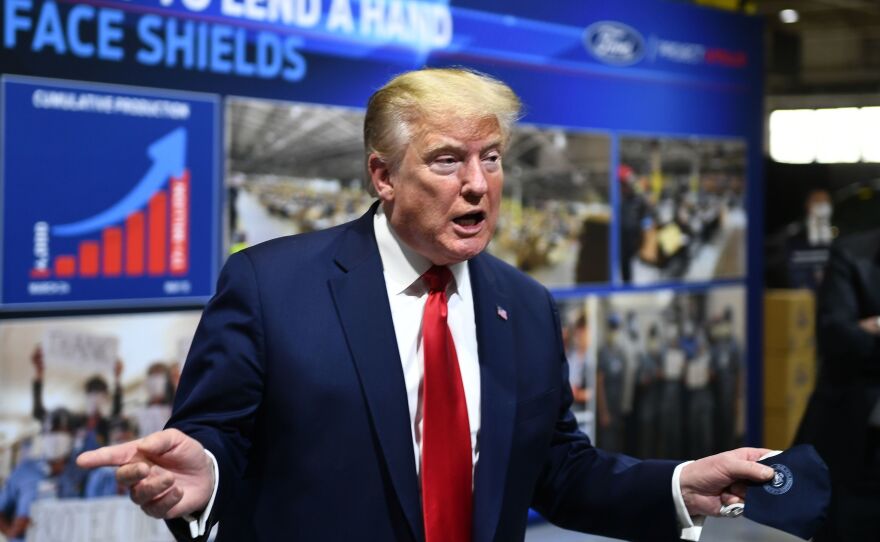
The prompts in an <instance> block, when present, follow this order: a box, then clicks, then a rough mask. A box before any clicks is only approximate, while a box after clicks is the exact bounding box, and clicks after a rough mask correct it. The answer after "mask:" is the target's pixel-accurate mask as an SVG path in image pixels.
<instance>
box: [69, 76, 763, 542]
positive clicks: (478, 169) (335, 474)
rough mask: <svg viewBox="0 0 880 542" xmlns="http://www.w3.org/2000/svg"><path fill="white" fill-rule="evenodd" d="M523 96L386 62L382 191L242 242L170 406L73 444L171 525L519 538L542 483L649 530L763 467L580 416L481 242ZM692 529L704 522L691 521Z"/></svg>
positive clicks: (679, 518)
mask: <svg viewBox="0 0 880 542" xmlns="http://www.w3.org/2000/svg"><path fill="white" fill-rule="evenodd" d="M519 109H520V103H519V100H518V98H517V97H516V95H515V94H514V93H513V91H512V90H511V89H510V88H509V87H507V86H506V85H504V84H503V83H501V82H499V81H496V80H494V79H491V78H489V77H487V76H484V75H482V74H477V73H474V72H470V71H467V70H460V69H429V70H420V71H416V72H410V73H406V74H403V75H401V76H398V77H396V78H395V79H393V80H392V81H390V82H389V83H388V84H387V85H386V86H385V87H383V88H382V89H380V90H379V91H377V92H376V94H374V95H373V96H372V97H371V99H370V102H369V104H368V107H367V113H366V118H365V123H364V136H365V137H364V139H365V146H366V162H367V168H368V171H369V175H370V179H371V182H372V188H373V189H374V190H375V192H376V194H377V195H378V198H379V200H380V201H379V202H377V204H375V205H373V207H372V208H371V209H370V211H369V212H368V213H367V214H366V215H364V216H363V217H362V218H360V219H359V220H356V221H354V222H352V223H349V224H345V225H342V226H340V227H336V228H332V229H329V230H325V231H321V232H315V233H312V234H308V235H301V236H295V237H288V238H282V239H277V240H274V241H270V242H268V243H264V244H261V245H258V246H255V247H253V248H250V249H247V250H244V251H242V252H240V253H237V254H235V255H233V256H231V257H230V258H229V260H228V262H227V264H226V266H225V268H224V270H223V273H222V274H221V277H220V280H219V284H218V288H217V293H216V295H215V297H214V298H213V299H212V301H211V302H210V304H209V305H208V306H207V307H206V309H205V313H204V315H203V317H202V321H201V323H200V325H199V328H198V330H197V332H196V336H195V339H194V341H193V345H192V348H191V350H190V354H189V358H188V360H187V363H186V365H185V367H184V372H183V375H182V377H181V381H180V387H179V389H178V393H177V398H176V401H175V405H174V414H173V416H172V418H171V421H170V422H169V426H168V427H169V429H166V430H165V431H162V432H159V433H155V434H153V435H150V436H148V437H146V438H144V439H142V440H140V441H135V442H132V443H128V444H125V445H121V446H115V447H111V448H105V449H102V450H98V451H96V452H93V453H89V454H86V455H83V456H81V457H80V464H81V465H83V466H98V465H108V464H115V465H121V466H120V468H119V470H118V474H117V477H118V479H119V481H120V482H121V483H122V484H124V485H126V486H128V487H129V488H130V493H131V498H132V500H133V501H134V502H136V503H137V504H139V505H140V506H141V507H142V508H143V510H144V511H145V512H146V513H148V514H150V515H152V516H155V517H162V518H184V520H180V519H173V520H172V521H170V522H169V525H171V527H172V529H173V530H174V531H175V534H176V536H177V537H178V539H181V540H183V539H188V538H190V537H192V538H200V537H204V536H205V533H207V532H208V530H209V528H210V526H211V525H212V524H213V523H215V522H217V521H219V522H220V528H219V536H218V538H219V539H220V540H234V541H243V540H286V539H299V540H322V541H333V540H346V541H349V540H375V541H382V542H385V541H416V540H418V541H421V540H425V541H426V542H441V541H453V542H464V541H469V540H474V541H490V540H497V541H508V540H522V538H523V537H524V533H525V528H526V517H527V514H526V512H527V510H528V507H529V506H533V507H535V508H536V509H537V510H539V511H540V512H541V513H542V514H544V515H545V516H546V517H547V518H549V519H550V520H551V521H554V522H556V523H558V524H560V525H562V526H565V527H568V528H572V529H578V530H583V531H591V532H597V533H601V534H605V535H609V536H617V537H627V538H633V539H639V540H665V539H676V538H678V536H679V535H680V534H682V530H681V529H682V527H685V528H687V531H686V532H685V534H691V535H692V534H693V532H692V531H694V529H693V528H692V520H691V516H692V515H703V514H718V512H719V509H720V507H721V505H722V504H725V503H730V502H736V501H739V500H741V498H742V496H743V495H744V486H743V485H742V484H739V483H737V481H738V480H744V479H751V480H766V479H769V477H770V476H771V475H772V470H771V469H768V468H767V467H764V466H762V465H759V464H757V463H755V462H754V460H755V459H757V457H758V456H760V455H762V454H763V453H764V452H766V450H757V449H741V450H736V451H733V452H728V453H726V454H722V455H719V456H713V457H710V458H704V459H701V460H699V461H696V462H692V463H688V464H684V465H678V464H676V463H674V462H666V461H638V460H635V459H632V458H628V457H624V456H619V455H614V454H608V453H604V452H602V451H600V450H598V449H596V448H594V447H593V446H592V445H591V443H590V441H589V439H588V438H587V437H586V436H585V435H584V434H583V433H581V432H579V431H578V429H577V423H576V420H575V418H574V416H572V414H571V413H570V411H569V406H570V404H571V402H572V396H571V389H570V387H569V386H568V377H567V373H568V367H567V363H566V360H565V354H564V350H563V344H562V339H561V331H560V323H559V315H558V313H557V311H556V308H555V305H554V303H553V300H552V298H551V296H550V295H549V293H548V292H547V291H546V290H545V289H544V288H543V287H542V286H540V285H539V284H537V283H536V282H534V281H533V280H531V279H529V278H528V277H526V276H525V275H523V274H522V273H520V272H519V271H517V270H516V269H514V268H512V267H510V266H508V265H506V264H504V263H502V262H501V261H499V260H497V259H495V258H493V257H491V256H489V255H488V254H484V253H483V249H484V248H485V247H486V245H487V244H488V242H489V240H490V239H491V237H492V234H493V232H494V228H495V222H496V219H497V216H498V209H499V205H500V201H501V188H502V183H503V171H502V168H501V157H502V155H503V152H504V149H505V146H506V144H507V142H508V138H509V134H510V128H511V126H512V124H513V122H514V121H515V119H516V117H517V116H518V114H519ZM692 539H693V537H692Z"/></svg>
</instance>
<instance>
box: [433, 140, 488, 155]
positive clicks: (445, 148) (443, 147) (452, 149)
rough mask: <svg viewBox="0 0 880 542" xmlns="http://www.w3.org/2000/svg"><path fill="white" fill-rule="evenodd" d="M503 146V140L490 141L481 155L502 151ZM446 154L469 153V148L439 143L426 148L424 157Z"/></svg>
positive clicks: (482, 149) (483, 148)
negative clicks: (496, 150) (491, 151)
mask: <svg viewBox="0 0 880 542" xmlns="http://www.w3.org/2000/svg"><path fill="white" fill-rule="evenodd" d="M503 145H504V142H503V141H502V140H501V138H499V139H495V140H493V141H490V142H489V143H487V144H485V145H483V147H482V148H481V149H480V154H484V153H485V152H487V151H490V150H493V149H499V150H500V149H501V148H502V147H503ZM445 152H449V153H454V154H459V153H463V152H467V147H465V146H464V145H459V144H455V143H449V142H443V143H438V144H437V145H434V146H431V147H428V148H426V149H425V151H424V153H423V155H424V156H432V155H437V154H443V153H445Z"/></svg>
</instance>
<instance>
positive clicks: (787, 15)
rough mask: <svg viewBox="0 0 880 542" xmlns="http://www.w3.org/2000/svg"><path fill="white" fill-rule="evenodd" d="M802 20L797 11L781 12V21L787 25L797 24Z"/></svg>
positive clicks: (786, 10)
mask: <svg viewBox="0 0 880 542" xmlns="http://www.w3.org/2000/svg"><path fill="white" fill-rule="evenodd" d="M800 18H801V16H800V14H799V13H798V12H797V10H796V9H783V10H782V11H780V12H779V20H780V21H782V22H783V23H785V24H792V23H796V22H798V20H799V19H800Z"/></svg>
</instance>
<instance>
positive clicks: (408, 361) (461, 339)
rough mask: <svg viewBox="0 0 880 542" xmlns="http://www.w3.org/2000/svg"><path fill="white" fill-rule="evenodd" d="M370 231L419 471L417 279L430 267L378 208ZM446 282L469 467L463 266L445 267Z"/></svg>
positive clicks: (473, 402)
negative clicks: (379, 265) (449, 275)
mask: <svg viewBox="0 0 880 542" xmlns="http://www.w3.org/2000/svg"><path fill="white" fill-rule="evenodd" d="M373 229H374V231H375V233H376V243H377V244H378V245H379V256H380V258H381V259H382V273H383V275H384V276H385V288H386V290H387V291H388V303H389V305H390V306H391V319H392V321H393V323H394V334H395V336H396V337H397V349H398V352H400V363H401V365H402V368H403V379H404V381H405V382H406V395H407V401H408V403H409V422H410V423H409V427H410V430H411V431H412V442H413V461H415V466H416V472H419V471H420V465H421V451H420V450H421V444H422V395H423V394H422V381H423V378H424V375H425V354H424V351H423V346H424V341H423V340H422V314H423V313H424V312H425V303H426V302H427V301H428V289H427V288H426V287H425V284H424V281H422V280H421V276H422V275H423V274H425V272H426V271H428V269H430V268H431V266H432V265H433V264H432V263H431V262H430V261H429V260H428V259H427V258H425V257H424V256H422V255H421V254H419V253H417V252H415V251H414V250H412V249H411V248H409V247H408V246H406V245H405V244H404V243H403V241H401V240H400V238H399V237H398V236H397V234H396V233H395V232H394V230H393V229H391V225H390V224H388V218H387V217H386V216H385V213H384V212H383V210H382V207H381V206H379V208H378V209H377V210H376V214H375V215H374V217H373ZM449 270H450V271H451V272H452V280H451V281H450V283H449V285H448V286H447V288H446V303H447V307H448V316H447V320H446V323H447V325H448V326H449V331H450V333H451V334H452V341H453V342H454V343H455V353H456V357H458V369H459V373H460V374H461V383H462V385H463V387H464V397H465V402H466V403H467V412H468V424H469V426H470V430H471V453H472V454H473V456H472V457H473V462H472V463H471V464H472V465H474V466H476V464H477V458H478V457H479V449H478V446H477V442H478V439H477V437H478V435H479V433H480V362H479V358H478V356H477V330H476V326H475V325H474V321H475V318H474V299H473V295H472V293H471V277H470V272H469V271H468V266H467V262H461V263H457V264H454V265H450V266H449Z"/></svg>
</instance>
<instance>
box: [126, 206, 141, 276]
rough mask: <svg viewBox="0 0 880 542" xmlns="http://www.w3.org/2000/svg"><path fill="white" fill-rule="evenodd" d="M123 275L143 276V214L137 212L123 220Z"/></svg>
mask: <svg viewBox="0 0 880 542" xmlns="http://www.w3.org/2000/svg"><path fill="white" fill-rule="evenodd" d="M125 274H126V275H127V276H129V277H139V276H141V275H143V274H144V213H143V212H142V211H138V212H136V213H132V214H131V215H129V217H128V218H127V219H125Z"/></svg>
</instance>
